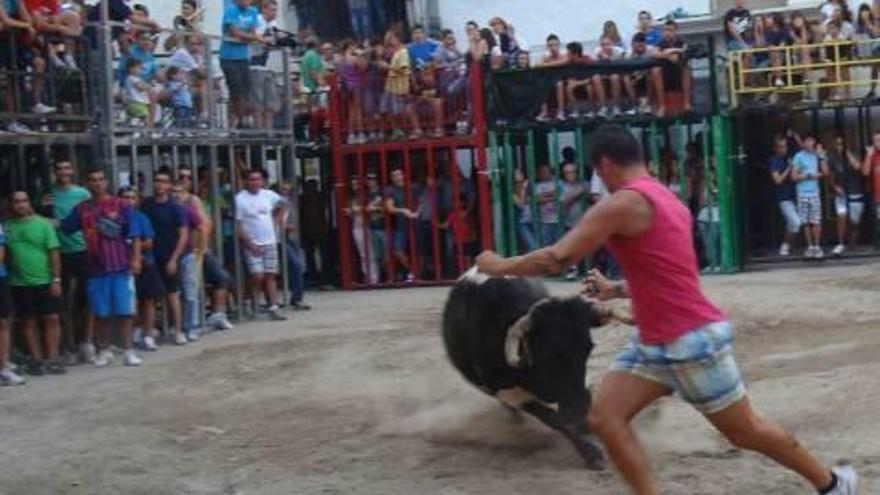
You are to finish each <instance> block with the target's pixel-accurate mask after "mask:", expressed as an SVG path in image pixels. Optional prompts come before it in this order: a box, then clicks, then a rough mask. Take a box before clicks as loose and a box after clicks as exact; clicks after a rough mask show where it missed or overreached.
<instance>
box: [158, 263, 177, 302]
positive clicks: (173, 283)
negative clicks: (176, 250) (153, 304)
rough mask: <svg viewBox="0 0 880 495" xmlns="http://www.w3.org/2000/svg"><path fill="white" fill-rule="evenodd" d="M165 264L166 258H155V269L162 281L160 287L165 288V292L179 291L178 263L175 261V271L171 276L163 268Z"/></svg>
mask: <svg viewBox="0 0 880 495" xmlns="http://www.w3.org/2000/svg"><path fill="white" fill-rule="evenodd" d="M167 264H168V261H166V260H156V270H157V271H158V273H159V278H160V279H161V281H162V287H164V288H165V294H174V293H175V292H180V263H177V271H176V272H175V273H174V276H173V277H172V276H169V275H168V272H167V271H166V270H165V265H167Z"/></svg>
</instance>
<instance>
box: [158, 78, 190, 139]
mask: <svg viewBox="0 0 880 495" xmlns="http://www.w3.org/2000/svg"><path fill="white" fill-rule="evenodd" d="M165 77H166V79H167V81H166V82H165V90H164V95H163V96H164V97H165V98H167V101H168V104H169V106H170V107H171V116H172V119H173V120H172V125H173V126H174V127H177V128H181V129H186V128H190V127H193V124H194V121H193V112H194V105H193V95H192V90H191V89H190V86H189V75H188V74H187V73H186V72H184V71H182V70H180V68H178V67H169V68H168V71H167V72H166V74H165Z"/></svg>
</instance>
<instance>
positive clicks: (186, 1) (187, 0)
mask: <svg viewBox="0 0 880 495" xmlns="http://www.w3.org/2000/svg"><path fill="white" fill-rule="evenodd" d="M180 3H182V4H183V5H189V6H190V7H192V8H193V10H195V9H198V8H199V4H198V3H196V0H183V1H182V2H180Z"/></svg>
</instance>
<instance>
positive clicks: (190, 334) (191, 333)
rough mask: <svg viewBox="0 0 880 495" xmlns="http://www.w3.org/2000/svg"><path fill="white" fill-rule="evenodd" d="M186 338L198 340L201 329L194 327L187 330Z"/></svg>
mask: <svg viewBox="0 0 880 495" xmlns="http://www.w3.org/2000/svg"><path fill="white" fill-rule="evenodd" d="M186 340H188V341H190V342H196V341H197V340H199V330H198V329H194V330H190V331H189V332H186Z"/></svg>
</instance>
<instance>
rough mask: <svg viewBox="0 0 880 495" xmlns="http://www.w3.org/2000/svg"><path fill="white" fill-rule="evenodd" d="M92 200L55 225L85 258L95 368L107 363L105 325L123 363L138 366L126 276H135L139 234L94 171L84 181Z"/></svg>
mask: <svg viewBox="0 0 880 495" xmlns="http://www.w3.org/2000/svg"><path fill="white" fill-rule="evenodd" d="M87 178H88V187H89V192H90V193H91V195H92V199H90V200H88V201H83V202H82V203H80V204H79V205H77V207H76V208H75V209H74V210H73V211H72V212H71V214H70V215H69V216H68V217H67V218H65V219H64V221H63V222H61V230H62V232H64V233H65V234H68V235H69V234H73V233H74V232H80V231H81V232H82V233H83V235H84V236H85V241H86V252H87V255H88V266H89V281H88V294H89V305H90V307H91V312H92V314H93V315H94V317H95V336H96V337H97V342H98V355H97V357H96V358H95V366H98V367H104V366H108V365H110V363H112V361H113V351H111V350H110V343H111V342H110V320H111V319H112V318H114V317H115V318H116V319H117V323H118V325H119V326H118V328H119V331H120V341H121V343H122V348H123V349H124V354H123V363H124V364H125V365H126V366H139V365H140V364H141V360H140V358H139V357H138V356H137V354H136V353H135V352H134V349H133V347H132V317H133V316H134V315H135V290H134V280H133V278H132V275H133V274H134V275H138V274H139V273H140V271H141V266H142V259H141V237H142V235H141V233H140V232H139V231H138V229H137V226H136V225H134V224H133V217H132V214H131V208H129V207H128V205H126V204H124V203H123V201H122V200H120V199H118V198H116V197H114V196H111V195H109V194H108V193H107V179H106V178H105V176H104V172H102V171H100V170H96V171H92V172H89V174H88V175H87Z"/></svg>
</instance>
